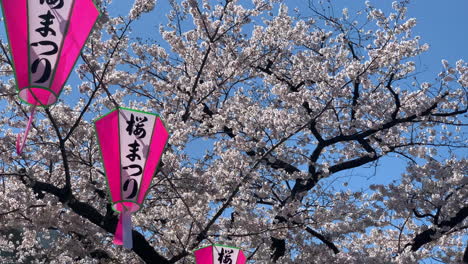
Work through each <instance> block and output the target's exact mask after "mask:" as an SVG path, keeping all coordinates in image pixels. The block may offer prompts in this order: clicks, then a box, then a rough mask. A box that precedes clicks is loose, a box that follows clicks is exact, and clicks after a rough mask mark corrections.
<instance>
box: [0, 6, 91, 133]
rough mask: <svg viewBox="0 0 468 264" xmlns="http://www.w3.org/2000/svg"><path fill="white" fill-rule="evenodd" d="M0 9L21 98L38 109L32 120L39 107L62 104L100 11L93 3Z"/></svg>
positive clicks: (32, 114)
mask: <svg viewBox="0 0 468 264" xmlns="http://www.w3.org/2000/svg"><path fill="white" fill-rule="evenodd" d="M1 3H2V7H3V17H4V19H5V26H6V31H7V35H8V40H9V43H10V52H11V55H12V62H13V65H12V66H13V69H14V72H15V79H16V85H17V88H18V95H19V98H20V99H21V100H22V101H23V102H26V103H27V104H30V105H32V106H34V107H33V108H32V110H31V115H30V119H32V117H33V116H34V110H35V107H36V106H42V107H48V106H50V105H52V104H54V103H55V102H56V101H57V99H58V97H59V94H60V92H61V91H62V88H63V86H64V85H65V82H66V81H67V79H68V76H69V75H70V72H71V70H72V69H73V66H74V65H75V63H76V61H77V59H78V56H79V55H80V52H81V49H82V48H83V46H84V44H85V42H86V40H87V38H88V36H89V34H90V33H91V30H92V28H93V26H94V24H95V22H96V20H97V18H98V17H99V11H98V9H97V8H96V6H95V5H94V2H93V1H92V0H1ZM28 128H29V126H28ZM27 132H28V129H27V130H26V134H27Z"/></svg>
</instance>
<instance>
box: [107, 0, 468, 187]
mask: <svg viewBox="0 0 468 264" xmlns="http://www.w3.org/2000/svg"><path fill="white" fill-rule="evenodd" d="M317 1H318V0H314V2H315V3H316V2H317ZM214 2H216V0H215V1H214ZM241 2H246V3H249V2H250V0H242V1H241ZM364 2H365V1H364V0H362V1H361V0H332V3H333V6H334V9H335V13H336V14H338V15H339V14H340V13H341V10H342V9H343V8H345V7H346V8H348V9H349V14H350V16H352V15H351V14H352V13H353V11H358V10H361V9H363V8H364V6H365V5H364ZM392 2H393V1H391V0H374V1H371V3H372V5H373V6H375V7H377V8H380V9H382V10H383V11H384V12H385V13H386V14H388V13H389V12H391V11H392V9H391V5H392ZM132 3H133V1H116V0H115V1H114V3H112V5H111V7H110V9H109V12H111V14H119V15H122V16H125V15H126V14H127V12H128V10H130V8H131V5H132ZM284 3H285V4H286V5H287V6H288V7H289V10H290V11H292V10H293V9H294V8H296V7H297V8H298V9H299V10H300V11H301V12H304V15H305V16H307V15H308V14H307V13H306V12H307V7H308V0H285V1H284ZM170 9H171V7H170V5H169V0H159V1H158V2H157V4H156V8H155V12H151V13H150V14H145V15H143V16H142V18H141V21H138V22H137V23H136V24H134V25H133V30H132V36H133V37H137V36H138V37H141V38H143V39H146V38H151V39H155V40H157V41H158V42H160V43H161V37H160V36H159V30H158V28H159V25H161V24H165V23H166V21H167V19H166V14H167V13H168V12H169V10H170ZM467 12H468V0H447V1H440V0H414V1H412V2H410V4H409V5H408V14H407V18H411V17H414V18H416V20H417V26H416V27H415V28H414V30H413V35H414V36H416V35H418V36H420V37H421V41H420V43H421V44H423V43H428V44H429V46H430V49H429V51H428V52H426V53H424V54H422V55H420V56H419V57H418V58H416V63H417V71H418V72H420V73H419V75H418V76H417V79H418V81H419V83H421V82H423V81H427V82H433V81H434V79H435V78H436V77H437V74H438V73H439V72H440V71H441V70H442V64H441V60H442V59H446V60H448V62H449V63H450V64H451V65H454V64H455V63H456V61H457V60H459V59H463V60H465V61H468V50H467V48H468V15H467ZM161 44H162V45H163V46H164V43H161ZM204 144H209V142H203V141H202V140H199V141H196V142H192V143H191V144H190V145H188V146H187V150H189V151H191V152H192V153H193V154H195V155H197V156H198V155H200V156H201V155H202V154H203V153H204V149H205V147H204V146H203V145H204ZM460 154H461V155H463V156H465V157H466V154H463V152H461V153H460ZM378 165H379V166H376V167H374V166H370V167H367V168H366V167H364V168H358V169H354V170H349V171H346V172H344V173H341V174H338V175H336V176H335V177H332V178H330V179H328V180H327V181H326V182H325V184H329V185H330V186H333V187H334V188H337V189H345V188H351V189H352V190H366V189H367V187H368V186H369V185H370V184H376V183H377V184H378V183H380V184H386V183H389V182H391V181H394V180H398V178H399V176H400V175H401V173H402V172H404V171H405V168H406V165H407V164H406V161H405V160H403V159H401V158H395V157H387V158H383V159H381V160H379V163H378ZM345 185H346V186H345Z"/></svg>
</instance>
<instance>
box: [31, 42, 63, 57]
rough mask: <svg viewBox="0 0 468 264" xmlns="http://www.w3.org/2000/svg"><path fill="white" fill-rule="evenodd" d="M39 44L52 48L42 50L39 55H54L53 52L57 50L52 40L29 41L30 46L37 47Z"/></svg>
mask: <svg viewBox="0 0 468 264" xmlns="http://www.w3.org/2000/svg"><path fill="white" fill-rule="evenodd" d="M39 45H41V46H52V50H50V51H46V52H42V53H41V54H39V55H54V54H56V53H57V52H58V46H57V44H55V42H53V41H49V40H43V41H39V42H34V43H31V46H34V47H37V46H39Z"/></svg>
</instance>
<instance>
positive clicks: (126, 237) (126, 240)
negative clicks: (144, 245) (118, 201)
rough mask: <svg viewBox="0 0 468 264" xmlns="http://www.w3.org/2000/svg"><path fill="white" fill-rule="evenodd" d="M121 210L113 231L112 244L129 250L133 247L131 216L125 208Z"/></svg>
mask: <svg viewBox="0 0 468 264" xmlns="http://www.w3.org/2000/svg"><path fill="white" fill-rule="evenodd" d="M123 208H124V210H123V211H122V212H121V213H120V215H119V222H118V223H117V228H116V229H115V234H114V244H116V245H123V246H124V248H127V249H131V248H132V247H133V237H132V214H131V212H130V211H128V210H127V208H126V207H125V206H124V207H123Z"/></svg>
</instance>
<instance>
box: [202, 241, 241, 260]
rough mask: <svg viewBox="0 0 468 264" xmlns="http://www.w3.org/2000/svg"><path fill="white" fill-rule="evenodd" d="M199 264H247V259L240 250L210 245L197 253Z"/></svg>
mask: <svg viewBox="0 0 468 264" xmlns="http://www.w3.org/2000/svg"><path fill="white" fill-rule="evenodd" d="M195 259H196V261H197V264H245V263H246V261H247V259H246V258H245V256H244V253H243V252H242V250H241V249H240V248H236V247H230V246H224V245H217V244H214V245H210V246H207V247H204V248H200V249H198V250H196V251H195Z"/></svg>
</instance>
